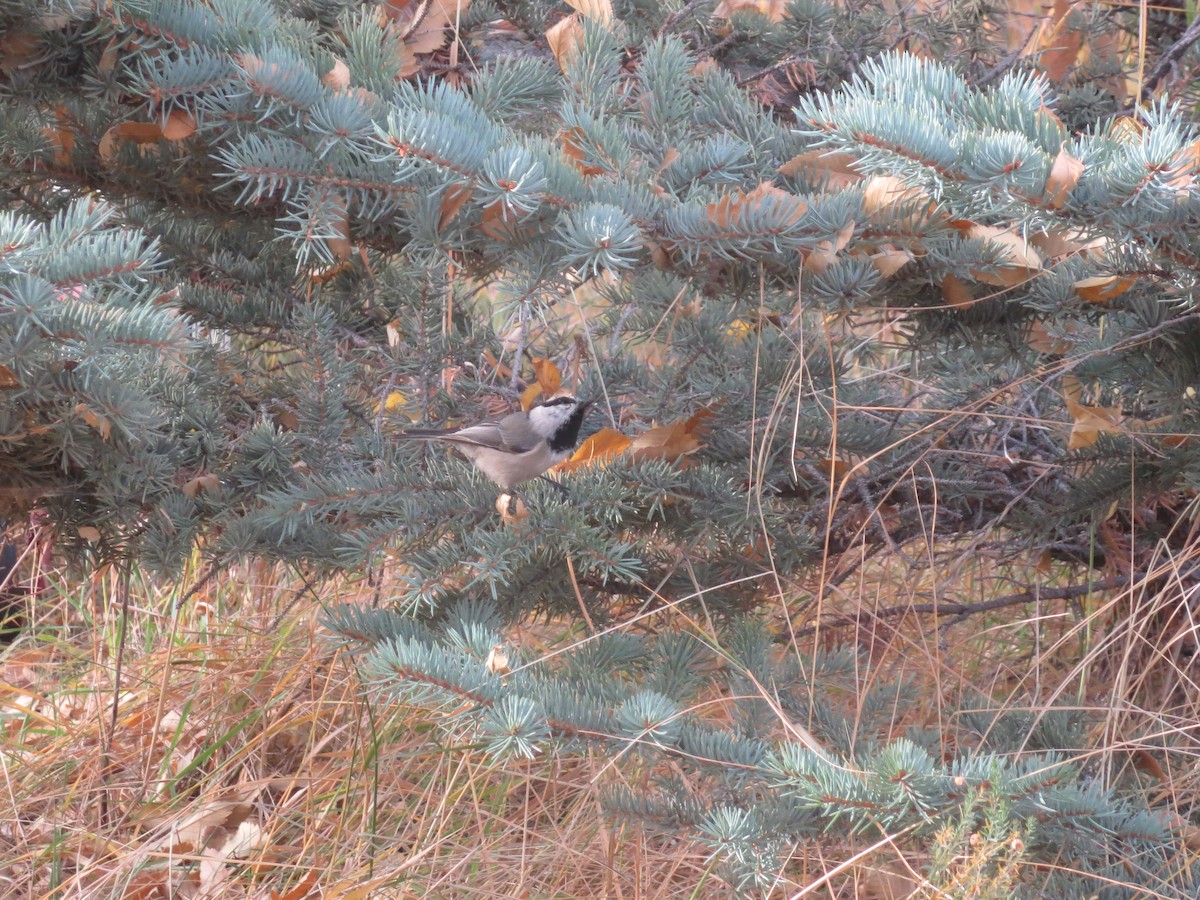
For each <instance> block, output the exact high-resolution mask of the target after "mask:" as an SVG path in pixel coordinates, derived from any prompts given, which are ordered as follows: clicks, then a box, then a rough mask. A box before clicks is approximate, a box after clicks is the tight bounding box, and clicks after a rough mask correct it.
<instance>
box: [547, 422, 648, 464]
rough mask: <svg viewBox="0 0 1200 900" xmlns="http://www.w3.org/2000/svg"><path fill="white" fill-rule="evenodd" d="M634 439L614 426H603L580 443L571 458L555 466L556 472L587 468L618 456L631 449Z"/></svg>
mask: <svg viewBox="0 0 1200 900" xmlns="http://www.w3.org/2000/svg"><path fill="white" fill-rule="evenodd" d="M632 444H633V440H632V439H631V438H629V437H626V436H625V435H623V434H621V432H619V431H616V430H614V429H612V428H602V429H600V430H599V431H597V432H596V433H595V434H593V435H592V436H591V437H589V438H588V439H587V440H586V441H584V442H583V443H582V444H580V445H579V449H578V450H576V451H575V453H574V454H572V456H571V458H570V459H568V460H565V461H564V462H561V463H559V464H558V465H557V466H555V467H554V470H555V471H556V472H573V471H575V470H576V469H585V468H587V467H589V466H592V465H595V464H596V463H599V462H602V461H604V460H606V459H611V458H612V457H614V456H618V455H620V454H622V453H624V452H625V451H626V450H628V449H629V447H630V445H632Z"/></svg>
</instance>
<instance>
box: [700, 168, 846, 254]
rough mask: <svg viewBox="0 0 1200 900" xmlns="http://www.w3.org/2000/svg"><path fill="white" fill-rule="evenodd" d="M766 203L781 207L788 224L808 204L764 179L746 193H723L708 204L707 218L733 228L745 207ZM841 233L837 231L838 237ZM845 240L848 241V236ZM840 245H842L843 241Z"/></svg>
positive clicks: (802, 213)
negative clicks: (719, 197) (718, 198)
mask: <svg viewBox="0 0 1200 900" xmlns="http://www.w3.org/2000/svg"><path fill="white" fill-rule="evenodd" d="M766 203H772V204H776V205H777V206H778V207H779V208H781V209H782V210H783V211H784V215H785V219H784V221H785V222H787V224H789V225H792V224H795V223H796V222H798V221H799V220H800V217H801V216H803V215H804V213H805V212H807V211H808V204H807V203H805V202H804V199H803V198H801V197H797V196H796V195H795V194H789V193H788V192H787V191H784V190H781V189H779V188H777V187H776V186H775V185H773V184H771V183H770V182H769V181H764V182H762V183H761V184H759V185H758V187H756V188H755V189H754V190H752V191H750V192H748V193H745V192H742V191H739V190H733V191H730V192H729V193H727V194H725V195H723V196H722V197H721V199H720V200H716V201H714V202H712V203H710V204H708V206H707V210H708V218H709V221H711V222H712V223H713V224H714V225H716V226H718V227H720V228H733V227H735V226H736V225H737V223H738V221H739V218H740V217H741V216H742V215H743V214H744V213H745V212H746V210H747V209H751V208H754V207H759V206H762V205H765V204H766ZM842 231H845V229H844V228H843V229H842ZM850 231H851V233H853V231H854V225H853V223H851V225H850ZM841 233H842V232H839V233H838V234H839V238H840V235H841ZM846 240H847V241H848V240H849V237H847V238H846ZM842 246H843V247H844V246H845V243H843V244H842ZM838 249H840V248H838Z"/></svg>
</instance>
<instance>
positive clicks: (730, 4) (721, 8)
mask: <svg viewBox="0 0 1200 900" xmlns="http://www.w3.org/2000/svg"><path fill="white" fill-rule="evenodd" d="M739 9H754V10H757V11H758V12H760V13H762V14H763V15H764V16H766V17H767V18H768V19H769V20H771V21H772V22H782V21H783V19H784V17H785V16H786V15H787V3H786V2H784V0H721V2H720V3H719V4H718V5H717V8H716V9H714V10H713V14H712V17H713V18H714V19H728V18H729V17H730V16H732V15H733V14H734V13H735V12H737V11H738V10H739Z"/></svg>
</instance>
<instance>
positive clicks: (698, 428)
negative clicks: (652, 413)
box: [629, 407, 716, 462]
mask: <svg viewBox="0 0 1200 900" xmlns="http://www.w3.org/2000/svg"><path fill="white" fill-rule="evenodd" d="M714 415H716V414H715V413H714V412H713V411H712V410H711V409H710V408H708V407H701V408H700V409H699V410H697V411H696V412H695V413H693V414H692V415H691V416H689V417H688V418H686V419H684V420H683V421H681V422H671V423H670V424H668V425H660V426H658V427H657V428H650V429H647V430H646V431H643V432H642V433H641V434H639V435H638V436H637V437H635V438H634V439H633V443H632V444H631V445H630V447H629V453H630V454H631V455H632V456H633V457H634V458H635V459H665V460H667V461H669V462H674V461H676V460H678V459H679V458H680V457H683V456H690V455H691V454H693V453H695V452H696V451H697V450H699V449H700V448H701V447H703V446H704V444H703V442H702V441H701V440H700V437H701V435H702V434H703V433H704V431H705V430H707V428H708V420H709V419H711V418H712V417H713V416H714Z"/></svg>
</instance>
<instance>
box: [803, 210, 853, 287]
mask: <svg viewBox="0 0 1200 900" xmlns="http://www.w3.org/2000/svg"><path fill="white" fill-rule="evenodd" d="M853 236H854V223H853V222H847V223H846V224H845V225H843V226H842V227H841V228H840V229H838V232H837V234H835V235H834V237H833V238H832V239H831V240H824V241H818V242H817V246H816V247H814V248H813V249H812V250H811V251H809V253H808V255H807V256H805V257H804V262H803V263H802V264H801V268H803V269H804V270H805V271H806V272H813V273H815V274H817V275H819V274H821V273H822V272H824V271H825V270H826V269H828V268H829V266H830V265H831V264H832V263H833V261H834V260H835V259H837V255H838V253H840V252H841V251H842V250H843V249H844V248H845V246H846V245H847V244H848V243H850V238H852V237H853Z"/></svg>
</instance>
